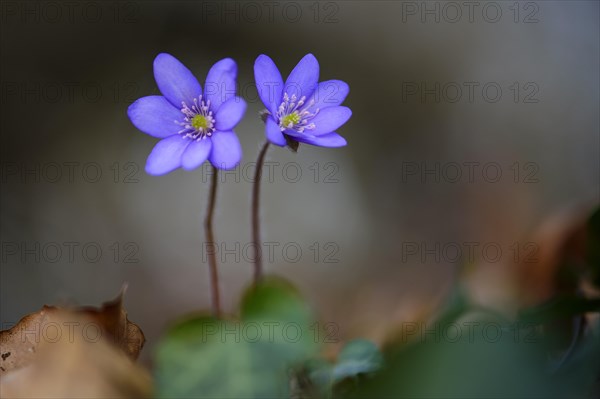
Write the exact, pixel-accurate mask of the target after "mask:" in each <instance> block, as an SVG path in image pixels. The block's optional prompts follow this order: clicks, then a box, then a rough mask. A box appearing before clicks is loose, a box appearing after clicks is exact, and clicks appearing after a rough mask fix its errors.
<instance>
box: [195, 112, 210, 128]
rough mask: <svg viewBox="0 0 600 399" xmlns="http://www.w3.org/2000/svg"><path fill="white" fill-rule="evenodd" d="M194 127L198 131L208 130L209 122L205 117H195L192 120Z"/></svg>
mask: <svg viewBox="0 0 600 399" xmlns="http://www.w3.org/2000/svg"><path fill="white" fill-rule="evenodd" d="M192 127H193V128H194V129H196V130H200V129H206V128H207V127H208V120H207V119H206V117H205V116H204V115H195V116H194V117H193V118H192Z"/></svg>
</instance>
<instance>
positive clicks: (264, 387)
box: [156, 278, 317, 398]
mask: <svg viewBox="0 0 600 399" xmlns="http://www.w3.org/2000/svg"><path fill="white" fill-rule="evenodd" d="M240 307H241V318H240V319H239V320H217V319H215V318H211V317H193V318H190V319H188V320H185V321H183V322H181V323H179V324H177V325H176V326H175V327H173V328H172V329H171V330H170V331H169V333H168V334H167V336H166V337H165V339H164V340H163V341H162V343H161V344H160V346H159V349H158V353H157V367H156V369H157V387H158V396H160V397H164V398H177V397H179V398H183V397H186V398H190V397H194V398H281V397H289V386H290V372H291V370H292V369H293V368H295V367H296V366H297V365H298V364H300V363H303V362H304V361H305V360H306V359H307V358H309V357H310V356H313V355H314V353H315V351H316V349H317V346H316V344H315V342H314V340H313V339H312V335H311V334H309V333H308V330H309V326H310V324H311V322H312V315H311V312H310V309H309V307H308V306H307V304H306V303H305V302H304V301H303V299H302V298H301V296H300V295H299V294H298V292H297V291H296V290H295V289H294V288H293V287H292V286H291V285H290V284H289V283H287V282H285V281H283V280H280V279H275V278H269V279H267V280H265V281H264V282H263V283H261V284H260V285H259V286H258V287H253V288H250V289H249V290H248V291H247V293H246V294H245V295H244V297H243V300H242V303H241V306H240Z"/></svg>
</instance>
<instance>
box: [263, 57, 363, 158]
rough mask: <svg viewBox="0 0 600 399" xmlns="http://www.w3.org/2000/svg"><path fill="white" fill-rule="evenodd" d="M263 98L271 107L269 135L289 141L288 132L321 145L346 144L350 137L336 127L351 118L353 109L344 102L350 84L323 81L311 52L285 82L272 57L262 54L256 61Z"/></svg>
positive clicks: (271, 138) (276, 140)
mask: <svg viewBox="0 0 600 399" xmlns="http://www.w3.org/2000/svg"><path fill="white" fill-rule="evenodd" d="M254 77H255V80H256V88H257V90H258V94H259V96H260V99H261V100H262V102H263V103H264V104H265V106H266V107H267V111H268V114H269V115H268V116H267V118H266V122H265V124H266V127H265V131H266V136H267V139H268V140H269V141H270V142H271V143H273V144H277V145H279V146H285V145H286V136H289V137H290V138H292V139H293V140H295V141H299V142H301V143H307V144H312V145H317V146H321V147H342V146H345V145H346V140H345V139H344V138H343V137H342V136H340V135H339V134H337V133H335V130H336V129H337V128H339V127H340V126H342V125H343V124H344V123H346V122H347V121H348V119H350V116H351V115H352V111H351V110H350V109H349V108H348V107H342V106H340V104H341V103H342V102H344V99H345V98H346V96H347V95H348V92H349V87H348V85H347V84H346V83H344V82H342V81H341V80H328V81H325V82H321V83H318V81H319V62H318V61H317V59H316V58H315V56H314V55H312V54H308V55H306V56H304V58H302V60H300V62H299V63H298V65H296V67H295V68H294V70H293V71H292V73H290V76H288V78H287V80H286V82H285V84H284V83H283V79H282V78H281V74H280V73H279V70H278V69H277V66H276V65H275V63H274V62H273V60H272V59H271V58H269V57H268V56H266V55H264V54H263V55H260V56H259V57H258V58H257V59H256V62H255V63H254Z"/></svg>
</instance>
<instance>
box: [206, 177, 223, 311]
mask: <svg viewBox="0 0 600 399" xmlns="http://www.w3.org/2000/svg"><path fill="white" fill-rule="evenodd" d="M217 182H218V169H217V168H215V167H213V174H212V181H211V185H210V196H209V197H208V209H207V210H206V219H204V231H205V233H206V248H207V254H208V267H209V270H210V282H211V287H212V313H213V316H215V317H219V316H220V314H221V299H220V295H219V274H218V270H217V248H216V244H215V236H214V233H213V224H212V221H213V214H214V212H215V201H216V198H217Z"/></svg>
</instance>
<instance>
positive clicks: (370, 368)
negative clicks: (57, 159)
mask: <svg viewBox="0 0 600 399" xmlns="http://www.w3.org/2000/svg"><path fill="white" fill-rule="evenodd" d="M382 363H383V356H382V355H381V352H379V349H378V348H377V346H376V345H375V344H374V343H373V342H371V341H368V340H366V339H356V340H354V341H350V342H348V343H347V344H346V345H345V346H344V347H343V348H342V351H341V352H340V354H339V356H338V361H337V364H336V365H335V366H334V368H333V370H332V372H333V380H334V381H340V380H343V379H344V378H348V377H354V376H357V375H359V374H368V373H372V372H374V371H376V370H377V369H379V368H380V367H381V365H382Z"/></svg>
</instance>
